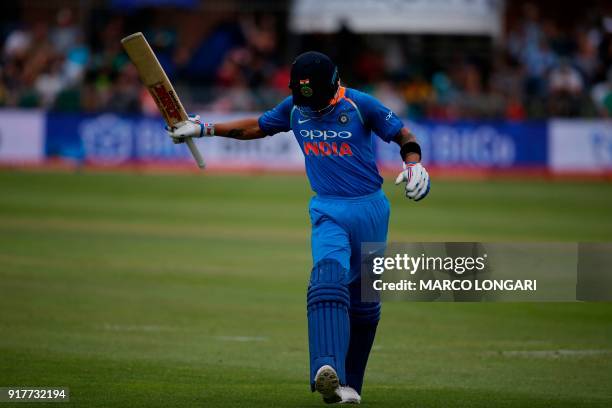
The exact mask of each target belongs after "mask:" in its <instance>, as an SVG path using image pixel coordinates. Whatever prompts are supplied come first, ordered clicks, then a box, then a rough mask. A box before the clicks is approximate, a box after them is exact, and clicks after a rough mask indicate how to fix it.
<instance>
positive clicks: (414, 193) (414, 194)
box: [395, 162, 431, 201]
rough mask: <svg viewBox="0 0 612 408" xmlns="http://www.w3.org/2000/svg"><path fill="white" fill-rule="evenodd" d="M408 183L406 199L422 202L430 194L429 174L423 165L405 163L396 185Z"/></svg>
mask: <svg viewBox="0 0 612 408" xmlns="http://www.w3.org/2000/svg"><path fill="white" fill-rule="evenodd" d="M400 183H406V197H408V198H409V199H411V200H414V201H420V200H422V199H424V198H425V197H426V196H427V194H429V187H430V185H431V183H430V181H429V174H427V170H425V167H423V166H422V165H421V163H414V162H412V163H404V171H402V172H401V173H400V174H399V175H398V176H397V178H396V179H395V185H398V184H400Z"/></svg>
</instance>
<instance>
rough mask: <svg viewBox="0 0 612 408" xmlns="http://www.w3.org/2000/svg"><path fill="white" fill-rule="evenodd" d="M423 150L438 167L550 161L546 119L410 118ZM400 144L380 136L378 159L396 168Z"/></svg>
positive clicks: (522, 165) (425, 157)
mask: <svg viewBox="0 0 612 408" xmlns="http://www.w3.org/2000/svg"><path fill="white" fill-rule="evenodd" d="M409 128H410V129H411V131H412V132H413V133H414V134H415V135H417V137H418V139H419V142H420V143H421V147H422V150H423V161H424V163H426V165H429V166H435V167H464V168H470V169H500V170H503V169H512V168H544V167H545V166H546V164H547V126H546V123H545V122H527V123H506V122H491V123H485V122H457V123H452V124H451V123H436V122H410V123H409ZM398 152H399V147H398V146H397V145H395V144H394V143H393V144H387V143H384V142H382V141H381V140H378V142H377V154H378V162H379V165H380V166H382V167H389V168H396V167H397V160H398Z"/></svg>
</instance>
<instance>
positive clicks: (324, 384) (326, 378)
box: [314, 365, 342, 404]
mask: <svg viewBox="0 0 612 408" xmlns="http://www.w3.org/2000/svg"><path fill="white" fill-rule="evenodd" d="M314 382H315V390H317V392H318V393H319V394H321V396H322V397H323V402H325V403H326V404H334V403H336V402H341V401H342V397H341V396H340V380H339V379H338V373H336V370H334V368H333V367H332V366H330V365H324V366H322V367H321V368H319V370H318V371H317V374H316V375H315V379H314Z"/></svg>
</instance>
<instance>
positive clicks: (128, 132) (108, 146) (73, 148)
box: [46, 113, 304, 170]
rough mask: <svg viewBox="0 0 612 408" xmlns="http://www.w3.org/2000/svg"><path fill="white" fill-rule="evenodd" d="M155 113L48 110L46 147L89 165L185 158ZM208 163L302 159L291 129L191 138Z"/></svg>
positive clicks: (296, 164)
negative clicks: (248, 136)
mask: <svg viewBox="0 0 612 408" xmlns="http://www.w3.org/2000/svg"><path fill="white" fill-rule="evenodd" d="M205 117H206V118H207V120H211V121H226V120H230V119H236V118H237V116H236V115H218V114H207V115H206V116H205ZM163 126H164V124H163V122H162V121H161V119H158V118H151V117H139V116H120V115H116V114H103V115H99V116H78V115H62V114H53V113H50V114H49V115H48V119H47V140H46V153H47V156H49V157H62V158H69V159H74V160H77V161H84V162H86V163H89V164H94V165H103V166H104V165H108V166H113V165H121V164H128V163H154V164H164V163H166V164H173V163H182V162H189V163H190V162H191V160H192V159H191V157H190V156H189V151H188V150H187V149H186V148H185V146H181V145H174V144H172V143H171V142H170V140H169V138H168V136H167V134H166V132H165V131H164V130H163ZM196 143H197V144H198V146H199V147H200V149H201V150H202V152H203V153H205V156H206V160H207V163H208V165H210V166H212V167H213V168H214V167H216V168H234V169H238V168H265V169H285V170H287V169H301V168H303V165H304V160H303V158H302V156H301V152H300V151H299V147H298V146H297V145H296V143H295V142H294V141H293V136H292V134H291V133H285V134H282V135H277V136H275V137H273V138H265V139H260V140H252V141H248V142H240V141H237V140H230V139H225V138H205V139H198V140H197V141H196Z"/></svg>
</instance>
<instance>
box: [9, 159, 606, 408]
mask: <svg viewBox="0 0 612 408" xmlns="http://www.w3.org/2000/svg"><path fill="white" fill-rule="evenodd" d="M0 186H1V188H2V194H0V386H18V385H23V386H67V387H69V388H70V391H71V401H70V402H69V403H68V405H78V406H87V407H109V406H125V407H145V406H146V407H198V406H200V407H207V408H210V407H266V408H269V407H271V406H278V407H319V406H322V404H321V402H320V399H319V396H318V395H316V394H310V392H309V388H308V384H307V375H308V367H307V364H308V360H307V339H306V313H305V290H306V282H307V277H308V273H309V269H310V266H311V261H310V252H309V225H308V215H307V205H308V198H309V197H310V195H311V194H310V192H309V190H308V186H307V181H306V179H305V177H303V176H280V175H279V176H272V175H255V176H237V175H233V176H230V175H228V176H221V175H211V174H207V175H198V176H196V175H172V176H153V175H138V174H117V173H114V174H94V173H84V174H67V173H53V172H16V171H2V172H0ZM385 187H386V191H387V194H388V196H389V198H390V200H391V203H392V218H391V223H390V240H394V241H464V240H474V241H476V240H477V241H521V240H523V241H604V240H607V241H610V240H612V212H611V211H610V203H612V188H611V187H610V184H605V183H595V182H588V183H581V182H565V183H560V182H556V183H546V182H539V181H531V182H528V181H498V182H486V181H471V182H467V181H465V182H460V181H441V180H434V181H433V185H432V193H431V194H430V196H429V197H428V198H427V200H425V201H423V202H422V203H418V204H415V203H413V202H410V201H407V200H405V199H404V198H403V197H402V191H401V189H399V188H397V189H396V188H394V186H393V185H392V183H391V182H389V180H387V183H386V184H385ZM383 309H384V312H383V318H382V321H381V325H380V326H379V335H378V337H377V340H376V343H375V346H374V351H373V353H372V356H371V359H370V363H369V369H368V372H367V374H366V386H365V388H364V394H363V398H364V405H365V406H366V407H368V406H369V407H486V408H490V407H555V408H559V407H576V406H580V407H609V406H612V304H606V303H539V304H535V303H505V304H501V303H497V304H496V303H487V304H474V303H470V304H456V303H455V304H453V303H406V302H392V303H385V304H384V305H383ZM27 405H28V404H26V403H20V404H15V406H18V407H23V406H27ZM2 406H3V407H4V406H7V407H8V406H10V404H2ZM32 406H39V405H38V404H32Z"/></svg>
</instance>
